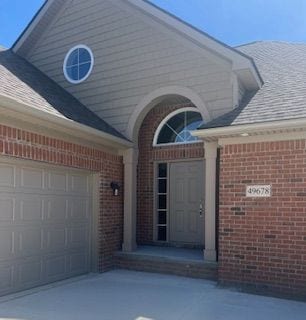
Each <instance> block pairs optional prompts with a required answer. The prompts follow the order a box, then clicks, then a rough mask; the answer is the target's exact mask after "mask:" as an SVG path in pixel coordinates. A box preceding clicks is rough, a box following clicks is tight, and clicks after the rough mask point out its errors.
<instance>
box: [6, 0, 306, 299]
mask: <svg viewBox="0 0 306 320" xmlns="http://www.w3.org/2000/svg"><path fill="white" fill-rule="evenodd" d="M305 58H306V45H304V44H288V43H280V42H257V43H251V44H247V45H243V46H241V47H238V48H231V47H229V46H227V45H225V44H223V43H221V42H219V41H218V40H216V39H214V38H212V37H210V36H209V35H207V34H205V33H203V32H202V31H200V30H197V29H195V28H193V27H192V26H190V25H188V24H186V23H184V22H183V21H181V20H179V19H177V18H176V17H174V16H172V15H170V14H169V13H167V12H164V11H163V10H161V9H159V8H157V7H155V6H154V5H152V4H151V3H149V2H147V1H143V0H125V1H123V0H116V1H109V0H103V1H101V0H99V1H98V0H89V1H82V0H73V1H70V0H48V1H46V2H45V4H44V5H43V7H42V8H41V10H40V11H39V12H38V13H37V15H36V16H35V17H34V18H33V20H32V22H31V23H30V24H29V26H28V27H27V28H26V30H25V31H24V32H23V34H22V35H21V36H20V37H19V38H18V39H17V41H16V43H15V44H14V45H13V47H12V48H11V49H10V50H3V51H1V52H0V113H1V120H0V153H1V157H0V243H1V245H0V265H1V268H0V284H1V285H0V293H1V294H7V293H11V292H16V291H19V290H23V289H27V288H30V287H34V286H37V285H41V284H46V283H50V282H53V281H57V280H61V279H65V278H68V277H72V276H74V275H80V274H84V273H86V272H91V271H96V272H104V271H107V270H109V269H111V268H113V267H114V266H115V262H114V261H115V259H114V255H115V253H116V252H118V251H120V250H122V251H123V252H125V253H130V252H134V251H135V250H136V248H137V246H141V245H149V246H156V247H158V246H161V247H165V246H168V247H183V248H198V249H199V250H203V264H204V263H211V264H213V265H215V266H216V268H217V271H218V281H219V282H220V283H223V284H235V285H242V286H253V287H258V288H263V289H269V290H273V291H277V292H284V293H293V294H297V295H304V294H306V212H305V210H306V209H305V207H306V200H305V199H306V198H305V197H306V184H305V179H306V169H305V161H306V154H305V139H306V133H305V123H306V103H305V101H306V99H305V98H306V94H305V92H306V91H305V89H306V88H305V80H306V65H305V61H306V59H305Z"/></svg>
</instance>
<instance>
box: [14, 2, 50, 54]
mask: <svg viewBox="0 0 306 320" xmlns="http://www.w3.org/2000/svg"><path fill="white" fill-rule="evenodd" d="M54 1H55V0H48V1H46V2H45V3H44V4H43V5H42V7H41V9H40V10H39V11H38V13H37V14H36V16H35V17H34V19H33V20H32V21H31V22H30V24H29V25H28V27H27V28H26V29H25V31H24V33H23V34H22V35H21V36H20V38H19V39H18V40H17V42H16V43H15V44H14V46H13V48H12V49H13V51H14V52H17V51H18V50H19V48H20V47H21V46H22V45H23V43H24V42H25V41H26V39H27V38H28V36H29V35H30V34H31V32H32V31H33V30H34V29H35V27H36V26H37V24H38V23H39V21H40V20H41V18H42V17H43V16H44V15H45V13H46V12H47V11H48V10H49V8H50V7H51V5H52V4H53V2H54Z"/></svg>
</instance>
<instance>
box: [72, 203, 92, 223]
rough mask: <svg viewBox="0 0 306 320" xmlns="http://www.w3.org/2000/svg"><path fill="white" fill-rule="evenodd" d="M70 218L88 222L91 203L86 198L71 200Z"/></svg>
mask: <svg viewBox="0 0 306 320" xmlns="http://www.w3.org/2000/svg"><path fill="white" fill-rule="evenodd" d="M69 209H70V218H71V219H73V220H88V218H89V210H88V209H89V203H88V200H87V199H86V198H80V199H69Z"/></svg>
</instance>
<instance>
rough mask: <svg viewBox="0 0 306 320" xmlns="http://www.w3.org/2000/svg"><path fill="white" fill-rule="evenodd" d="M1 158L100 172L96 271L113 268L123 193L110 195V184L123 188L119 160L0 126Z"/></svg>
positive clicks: (119, 238) (87, 148)
mask: <svg viewBox="0 0 306 320" xmlns="http://www.w3.org/2000/svg"><path fill="white" fill-rule="evenodd" d="M0 155H2V156H3V155H4V156H12V157H15V158H22V159H28V160H34V161H40V162H45V163H49V164H53V165H61V166H67V167H74V168H79V169H85V170H89V171H93V172H100V177H101V181H100V186H101V187H100V225H99V229H100V234H99V237H100V241H99V253H100V255H99V270H100V271H105V270H107V269H109V268H111V266H112V254H113V252H114V251H117V250H118V249H120V247H121V243H122V232H123V231H122V229H123V227H122V225H123V203H122V201H123V200H122V192H121V193H120V196H119V197H114V196H113V195H112V190H111V188H110V183H111V181H118V182H119V183H120V185H123V164H122V157H120V156H117V155H112V154H109V153H106V152H104V151H101V150H97V149H93V148H89V147H84V146H81V145H77V144H73V143H70V142H66V141H63V140H59V139H54V138H51V137H47V136H43V135H39V134H35V133H31V132H28V131H24V130H20V129H16V128H11V127H8V126H4V125H0Z"/></svg>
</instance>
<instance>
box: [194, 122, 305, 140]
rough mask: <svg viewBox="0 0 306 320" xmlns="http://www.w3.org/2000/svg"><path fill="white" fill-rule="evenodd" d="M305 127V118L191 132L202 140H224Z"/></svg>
mask: <svg viewBox="0 0 306 320" xmlns="http://www.w3.org/2000/svg"><path fill="white" fill-rule="evenodd" d="M305 127H306V118H299V119H290V120H280V121H269V122H261V123H251V124H242V125H234V126H228V127H218V128H208V129H199V130H195V131H192V132H191V133H192V135H193V136H196V137H199V138H202V139H204V140H205V138H215V139H218V138H224V137H229V136H241V135H244V134H246V135H254V134H262V133H267V132H276V131H283V130H298V129H304V128H305Z"/></svg>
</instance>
